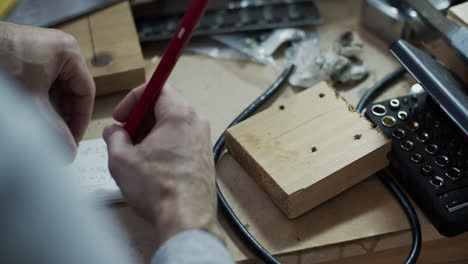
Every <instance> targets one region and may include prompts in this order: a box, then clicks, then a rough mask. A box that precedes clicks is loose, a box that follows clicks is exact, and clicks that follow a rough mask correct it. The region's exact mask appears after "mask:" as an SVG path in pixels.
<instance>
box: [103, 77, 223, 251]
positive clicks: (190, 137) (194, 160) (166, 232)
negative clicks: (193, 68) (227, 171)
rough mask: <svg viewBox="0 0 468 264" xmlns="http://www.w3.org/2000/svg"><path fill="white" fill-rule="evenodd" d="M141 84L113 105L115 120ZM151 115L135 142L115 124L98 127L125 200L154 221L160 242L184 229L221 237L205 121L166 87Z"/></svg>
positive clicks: (123, 117)
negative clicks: (150, 122) (150, 123)
mask: <svg viewBox="0 0 468 264" xmlns="http://www.w3.org/2000/svg"><path fill="white" fill-rule="evenodd" d="M144 88H145V87H144V86H141V87H139V88H137V89H134V90H133V91H132V92H130V93H129V95H128V96H127V97H126V98H124V100H123V101H122V102H121V103H120V104H119V105H118V106H117V107H116V109H115V110H114V114H113V115H114V118H115V119H116V120H117V121H119V122H126V121H127V119H128V117H129V115H130V113H131V111H132V109H133V107H134V106H135V104H136V103H137V101H138V99H139V98H140V96H141V95H142V93H143V90H144ZM154 119H155V120H157V122H156V123H155V124H154V123H153V124H154V126H153V128H152V129H151V130H150V132H149V133H148V134H147V135H146V137H145V138H143V139H142V140H141V141H140V142H139V143H138V144H136V145H135V144H133V143H132V140H131V139H130V137H129V135H128V133H127V132H126V131H125V130H124V129H123V128H122V127H121V126H119V125H112V126H109V127H107V128H106V129H105V130H104V139H105V141H106V143H107V147H108V152H109V169H110V172H111V174H112V176H113V177H114V179H115V180H116V182H117V184H118V185H119V186H120V188H121V190H122V193H123V195H124V197H125V199H126V200H127V202H128V203H129V204H131V205H132V206H134V207H135V208H136V209H137V210H138V211H139V212H140V213H141V214H142V215H143V216H145V217H146V218H147V219H149V220H150V221H151V222H152V223H153V224H154V226H155V227H156V230H157V234H158V238H159V243H160V244H161V243H163V242H164V241H166V240H168V239H169V238H171V237H172V236H174V235H176V234H177V233H179V232H182V231H186V230H190V229H199V230H204V231H207V232H210V233H212V234H214V235H216V236H218V237H219V238H221V239H222V236H221V232H220V230H221V229H220V227H219V224H218V221H217V219H216V210H217V200H216V191H215V169H214V161H213V156H212V152H211V139H210V126H209V123H208V121H207V120H206V119H204V118H202V117H200V116H199V115H198V114H197V113H196V112H195V110H194V108H193V107H192V106H190V105H189V104H188V103H187V102H186V101H185V100H183V99H182V98H181V97H180V96H179V95H178V94H177V93H176V92H175V91H174V90H173V89H171V87H169V86H166V87H164V89H163V92H162V94H161V97H160V98H159V100H158V102H157V103H156V105H155V107H154Z"/></svg>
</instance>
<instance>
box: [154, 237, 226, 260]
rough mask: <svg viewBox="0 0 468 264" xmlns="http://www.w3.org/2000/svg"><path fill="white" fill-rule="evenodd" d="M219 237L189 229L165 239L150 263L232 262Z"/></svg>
mask: <svg viewBox="0 0 468 264" xmlns="http://www.w3.org/2000/svg"><path fill="white" fill-rule="evenodd" d="M233 263H234V262H233V260H232V257H231V256H230V254H229V252H228V251H227V249H226V247H225V246H224V245H223V244H222V243H221V241H220V240H219V239H217V238H216V237H214V236H213V235H211V234H210V233H207V232H204V231H199V230H191V231H185V232H182V233H179V234H178V235H176V236H174V237H173V238H171V239H169V240H168V241H166V242H165V243H164V244H163V245H162V246H161V248H160V249H159V250H158V251H157V252H156V255H155V256H154V258H153V261H152V264H233Z"/></svg>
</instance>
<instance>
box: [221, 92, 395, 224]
mask: <svg viewBox="0 0 468 264" xmlns="http://www.w3.org/2000/svg"><path fill="white" fill-rule="evenodd" d="M225 136H226V144H227V147H228V149H229V152H230V153H231V154H232V156H233V157H234V158H235V159H236V160H237V161H238V162H239V164H240V165H241V166H242V167H243V168H244V169H245V170H246V171H247V173H248V174H249V175H250V176H251V177H252V178H253V179H254V180H255V181H256V182H257V183H258V184H259V185H260V186H261V187H262V188H263V189H264V190H265V191H266V192H267V193H268V194H269V196H270V197H271V199H272V200H273V201H274V202H275V204H276V205H277V206H278V207H279V208H280V209H281V210H282V211H283V212H284V213H285V214H286V215H287V216H288V217H289V218H295V217H298V216H300V215H302V214H304V213H305V212H307V211H309V210H310V209H312V208H314V207H316V206H318V205H320V204H322V203H323V202H325V201H327V200H328V199H330V198H332V197H334V196H336V195H337V194H339V193H341V192H343V191H344V190H346V189H348V188H350V187H352V186H354V185H355V184H357V183H359V182H360V181H362V180H364V179H366V178H367V177H369V176H371V175H372V174H374V173H375V172H377V171H379V170H381V169H382V168H385V167H386V166H388V165H389V161H388V159H387V153H388V152H389V151H390V148H391V145H390V141H389V140H388V139H387V138H386V137H385V136H384V135H383V134H382V133H381V132H380V131H378V130H377V129H375V128H373V127H372V125H371V123H370V122H369V121H368V120H367V119H366V118H365V117H363V116H361V115H360V114H359V113H357V112H355V111H354V109H353V108H352V106H350V105H349V104H348V103H347V102H346V101H345V100H344V99H343V98H342V97H340V96H339V95H338V94H337V93H336V92H335V91H334V90H333V89H332V88H330V87H328V85H326V84H325V83H322V84H319V85H317V86H315V87H312V88H310V89H308V90H305V91H304V92H302V93H299V94H297V95H295V96H293V97H292V98H291V99H289V100H287V101H285V102H283V103H282V104H281V105H275V106H272V107H270V108H269V109H267V110H265V111H263V112H261V113H259V114H257V115H255V116H253V117H251V118H249V119H247V120H245V121H244V122H242V123H240V124H238V125H237V126H234V127H232V128H230V129H228V130H227V131H226V133H225Z"/></svg>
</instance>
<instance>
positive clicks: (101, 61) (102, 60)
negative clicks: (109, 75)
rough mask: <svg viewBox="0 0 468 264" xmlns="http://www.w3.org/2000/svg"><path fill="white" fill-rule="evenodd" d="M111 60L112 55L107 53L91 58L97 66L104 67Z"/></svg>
mask: <svg viewBox="0 0 468 264" xmlns="http://www.w3.org/2000/svg"><path fill="white" fill-rule="evenodd" d="M111 62H112V56H111V55H110V54H106V53H101V54H96V56H94V57H93V58H92V59H91V64H92V65H93V66H95V67H104V66H107V65H109V64H110V63H111Z"/></svg>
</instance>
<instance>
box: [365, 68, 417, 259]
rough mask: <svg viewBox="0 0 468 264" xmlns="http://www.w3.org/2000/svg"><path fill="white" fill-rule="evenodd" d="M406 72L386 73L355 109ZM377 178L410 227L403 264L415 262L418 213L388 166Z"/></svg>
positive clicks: (373, 97) (366, 102)
mask: <svg viewBox="0 0 468 264" xmlns="http://www.w3.org/2000/svg"><path fill="white" fill-rule="evenodd" d="M405 73H406V70H405V69H404V68H403V67H402V68H399V69H397V70H395V71H394V72H392V73H390V74H389V75H387V76H386V77H385V78H384V79H382V80H381V81H379V82H378V83H376V84H375V85H374V86H373V87H372V88H370V89H369V90H368V91H367V92H366V93H365V94H364V96H363V97H362V98H361V100H360V101H359V103H358V106H357V107H356V109H357V110H358V111H359V112H360V113H362V112H364V110H365V107H366V106H367V105H368V104H369V103H370V102H371V101H372V100H373V99H375V98H376V97H377V96H378V95H379V94H381V93H382V92H383V91H384V90H385V89H386V88H387V87H388V86H389V84H390V83H392V82H394V81H396V80H397V79H398V78H400V77H401V76H403V74H405ZM377 175H378V177H379V179H380V180H381V181H382V182H383V184H384V185H385V186H386V187H387V188H388V189H389V190H390V191H391V192H392V194H393V195H394V196H395V198H396V199H397V200H398V202H399V203H400V205H401V207H402V208H403V210H404V211H405V214H406V217H407V218H408V221H409V223H410V227H411V236H412V243H411V249H410V254H409V255H408V257H407V258H406V260H405V262H404V263H405V264H413V263H416V262H417V260H418V258H419V254H420V252H421V240H422V233H421V225H420V224H419V219H418V215H417V214H416V211H415V210H414V208H413V206H412V205H411V202H410V201H409V200H408V198H407V197H406V195H405V194H404V193H403V192H402V191H401V189H400V188H399V186H398V185H397V184H396V183H395V181H394V180H393V178H392V176H391V173H390V170H389V169H388V168H386V169H384V170H382V171H380V172H378V173H377Z"/></svg>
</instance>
